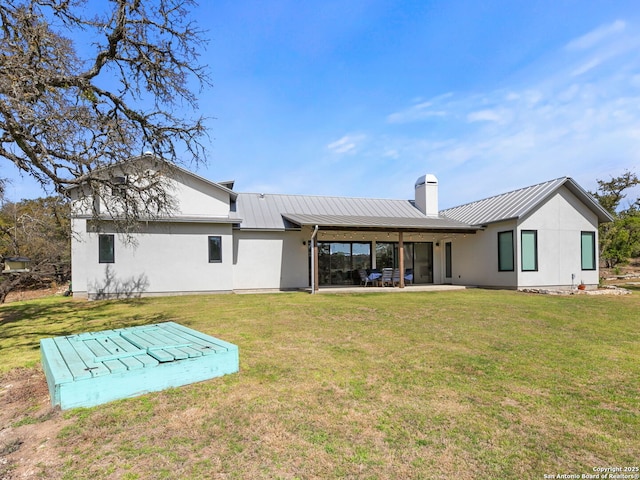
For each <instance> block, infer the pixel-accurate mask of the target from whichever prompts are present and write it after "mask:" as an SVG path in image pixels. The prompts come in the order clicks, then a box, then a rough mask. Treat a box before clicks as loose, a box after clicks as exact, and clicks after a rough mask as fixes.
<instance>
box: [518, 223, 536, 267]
mask: <svg viewBox="0 0 640 480" xmlns="http://www.w3.org/2000/svg"><path fill="white" fill-rule="evenodd" d="M520 257H521V258H520V260H521V268H522V271H523V272H537V271H538V231H537V230H522V231H521V232H520Z"/></svg>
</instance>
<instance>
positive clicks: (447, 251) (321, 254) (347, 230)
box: [283, 214, 480, 293]
mask: <svg viewBox="0 0 640 480" xmlns="http://www.w3.org/2000/svg"><path fill="white" fill-rule="evenodd" d="M283 217H284V218H285V220H286V221H288V222H290V224H291V226H292V227H294V228H295V227H298V228H303V229H309V230H310V232H311V233H310V240H309V247H310V257H311V258H310V267H311V268H310V270H311V282H310V284H311V287H310V291H311V292H312V293H316V292H318V291H319V289H320V287H322V290H323V291H328V290H336V289H337V290H340V291H343V292H344V291H345V288H353V287H356V288H359V287H358V283H359V276H357V270H358V269H365V270H368V271H372V270H373V271H378V270H379V269H381V268H383V267H393V268H396V269H398V270H399V271H400V272H402V274H400V275H399V279H398V282H397V283H398V287H399V289H404V288H405V286H406V283H407V282H406V281H405V273H406V272H407V269H409V270H410V271H411V274H412V276H413V273H414V269H415V273H416V276H415V277H414V278H416V280H418V281H417V282H416V283H418V285H412V286H411V287H412V288H411V290H414V289H415V288H418V287H429V286H431V287H433V286H434V285H438V286H440V285H442V284H445V283H447V282H446V281H445V280H446V278H447V277H446V274H447V273H449V272H450V265H451V261H452V255H453V253H452V248H451V245H452V241H453V239H455V238H456V237H457V236H466V235H473V234H475V233H476V232H477V231H478V230H480V227H475V226H471V225H467V224H464V223H461V222H457V221H455V220H451V219H448V218H444V217H439V216H438V217H436V216H434V217H424V218H415V217H412V218H402V217H400V218H397V217H395V218H390V217H374V216H371V217H369V216H368V217H359V216H341V215H301V214H283ZM373 252H375V254H374V253H373ZM334 256H336V257H338V258H341V259H343V260H344V259H345V258H347V259H348V262H349V263H348V264H347V265H346V266H345V265H341V270H340V271H339V272H336V271H334V270H332V267H331V266H330V265H329V266H327V261H328V262H329V263H330V262H331V258H332V257H334ZM327 259H329V260H327ZM343 263H344V262H343ZM379 263H382V265H380V264H379ZM434 265H438V272H437V275H436V274H435V272H434V270H435V269H434ZM416 267H419V269H418V268H416ZM327 271H328V273H327ZM449 276H450V273H449ZM374 288H381V289H385V290H388V289H389V287H386V288H385V287H368V289H369V290H372V289H374ZM414 291H415V290H414Z"/></svg>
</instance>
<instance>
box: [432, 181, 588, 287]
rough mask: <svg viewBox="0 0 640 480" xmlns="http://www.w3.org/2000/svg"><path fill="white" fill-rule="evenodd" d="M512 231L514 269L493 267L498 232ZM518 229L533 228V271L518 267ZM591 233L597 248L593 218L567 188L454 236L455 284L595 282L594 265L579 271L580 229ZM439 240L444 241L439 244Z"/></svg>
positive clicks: (519, 230) (500, 284) (526, 285)
mask: <svg viewBox="0 0 640 480" xmlns="http://www.w3.org/2000/svg"><path fill="white" fill-rule="evenodd" d="M508 230H513V240H514V253H515V263H514V266H515V269H514V271H513V272H499V271H498V232H503V231H508ZM522 230H535V231H537V240H538V270H537V271H535V272H523V271H522V254H521V248H520V238H521V237H520V235H521V231H522ZM583 231H586V232H595V234H596V253H597V242H598V218H597V216H596V214H595V213H593V212H592V211H591V210H590V209H588V208H587V207H586V206H585V205H584V203H582V202H581V201H580V200H578V199H577V198H576V197H575V196H574V195H573V194H572V193H571V192H570V191H569V190H568V189H566V188H564V187H562V188H561V189H560V190H558V192H557V193H556V194H555V195H553V196H552V197H551V198H549V199H548V200H547V201H546V202H545V203H544V204H542V205H541V206H539V207H538V208H537V209H536V210H535V211H534V212H533V213H531V214H530V215H529V216H527V217H526V218H523V219H520V220H519V221H518V222H516V221H515V220H511V221H505V222H500V223H495V224H491V225H489V226H487V228H486V229H485V230H483V231H479V232H477V233H476V234H474V235H467V236H462V235H455V236H453V239H452V251H453V256H452V258H453V261H452V267H453V268H452V269H453V278H452V282H453V283H454V284H463V285H478V286H491V287H503V288H523V287H570V286H571V282H572V279H571V274H572V273H573V274H575V280H574V282H575V284H578V283H580V282H581V281H582V282H584V283H585V284H586V285H591V286H595V285H597V284H598V282H599V270H598V268H597V265H598V259H597V258H596V270H588V271H583V270H581V250H580V233H581V232H583ZM441 245H443V244H441Z"/></svg>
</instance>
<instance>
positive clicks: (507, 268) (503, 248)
mask: <svg viewBox="0 0 640 480" xmlns="http://www.w3.org/2000/svg"><path fill="white" fill-rule="evenodd" d="M498 270H499V271H501V272H513V230H509V231H507V232H498Z"/></svg>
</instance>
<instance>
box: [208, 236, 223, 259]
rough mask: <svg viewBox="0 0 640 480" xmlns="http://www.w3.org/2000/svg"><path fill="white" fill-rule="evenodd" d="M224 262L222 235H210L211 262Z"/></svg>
mask: <svg viewBox="0 0 640 480" xmlns="http://www.w3.org/2000/svg"><path fill="white" fill-rule="evenodd" d="M219 262H222V237H220V236H218V235H216V236H214V237H209V263H219Z"/></svg>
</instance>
